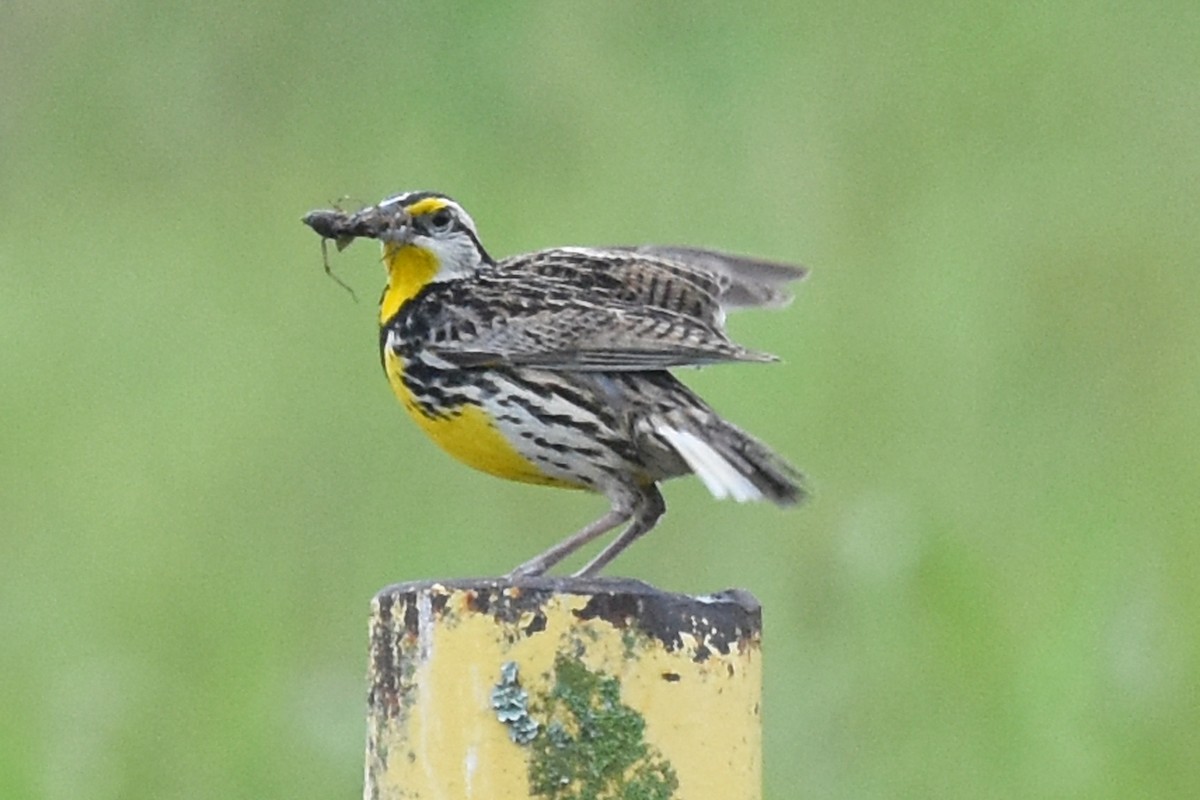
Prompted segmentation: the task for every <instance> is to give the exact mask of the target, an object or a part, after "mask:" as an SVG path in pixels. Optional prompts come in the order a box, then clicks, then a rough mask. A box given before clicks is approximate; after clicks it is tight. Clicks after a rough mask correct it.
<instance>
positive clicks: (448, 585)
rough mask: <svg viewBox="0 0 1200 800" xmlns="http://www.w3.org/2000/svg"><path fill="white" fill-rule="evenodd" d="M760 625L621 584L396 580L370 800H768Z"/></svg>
mask: <svg viewBox="0 0 1200 800" xmlns="http://www.w3.org/2000/svg"><path fill="white" fill-rule="evenodd" d="M761 624H762V616H761V612H760V610H759V606H758V603H757V601H755V600H754V598H753V597H752V596H750V595H749V594H748V593H746V592H741V591H729V592H723V593H721V594H718V595H711V596H707V597H689V596H686V595H678V594H670V593H667V592H661V591H659V590H658V589H655V588H654V587H652V586H649V585H647V584H645V583H641V582H638V581H630V580H620V579H603V578H601V579H584V580H579V579H572V578H535V579H528V580H522V581H520V582H518V583H516V584H511V583H508V582H506V581H501V580H494V579H492V580H461V581H445V582H440V583H439V582H432V581H428V582H420V583H409V584H400V585H396V586H391V587H388V588H387V589H384V590H383V591H381V592H380V593H379V594H378V595H376V597H375V600H374V601H373V603H372V609H371V659H370V669H369V676H368V677H369V683H370V690H369V695H368V708H367V717H368V718H367V763H366V786H365V789H364V792H363V796H364V797H365V798H368V799H369V800H399V798H404V799H405V800H433V798H443V797H446V798H451V797H452V798H455V800H459V799H460V798H461V799H462V800H473V799H474V798H478V799H479V800H483V798H487V800H497V798H502V799H503V800H521V799H522V798H531V799H532V798H541V799H542V800H626V799H628V800H699V798H712V797H720V798H722V800H760V798H761V797H762V760H761V724H760V714H759V703H760V699H761V691H762V662H761V650H760V645H761Z"/></svg>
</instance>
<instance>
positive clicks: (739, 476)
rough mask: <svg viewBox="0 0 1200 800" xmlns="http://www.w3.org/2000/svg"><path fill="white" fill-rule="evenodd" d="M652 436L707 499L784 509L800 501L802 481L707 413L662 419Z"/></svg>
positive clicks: (743, 435)
mask: <svg viewBox="0 0 1200 800" xmlns="http://www.w3.org/2000/svg"><path fill="white" fill-rule="evenodd" d="M654 432H655V433H656V434H658V436H659V437H661V438H662V439H663V440H665V441H666V442H667V443H668V444H669V445H670V446H671V447H672V449H674V450H675V452H676V453H678V454H679V457H680V458H682V459H683V460H684V461H685V462H686V463H687V465H688V467H689V468H690V469H691V471H692V472H694V473H695V474H696V477H698V478H699V479H700V480H701V481H703V482H704V485H705V486H706V487H708V490H709V491H710V492H712V494H713V497H716V498H718V499H721V498H725V497H730V498H732V499H734V500H736V501H738V502H739V503H744V502H746V501H747V500H770V501H771V502H772V503H775V504H776V505H781V506H786V505H792V504H794V503H798V502H800V501H801V500H803V499H804V496H805V491H804V487H803V476H802V475H801V474H800V472H799V471H798V470H797V469H796V468H795V467H793V466H792V465H791V464H789V463H788V462H787V461H785V460H784V459H783V458H781V457H780V456H779V455H777V454H776V453H775V452H774V451H773V450H771V448H769V447H767V446H766V445H765V444H763V443H762V442H760V441H759V440H758V439H755V438H754V437H753V436H751V435H750V434H748V433H746V432H745V431H743V430H741V429H740V428H738V427H737V426H735V425H733V424H732V423H730V422H726V421H725V420H724V419H722V418H721V417H719V416H718V415H717V413H716V412H715V411H713V410H712V409H709V408H707V407H702V408H695V407H693V408H690V409H688V410H687V411H686V412H683V411H677V412H672V413H668V414H664V415H662V416H661V417H659V418H657V419H655V420H654Z"/></svg>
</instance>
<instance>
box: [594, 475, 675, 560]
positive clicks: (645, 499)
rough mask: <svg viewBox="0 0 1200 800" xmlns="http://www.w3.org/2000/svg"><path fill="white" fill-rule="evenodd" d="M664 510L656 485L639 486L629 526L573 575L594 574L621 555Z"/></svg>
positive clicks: (651, 526) (653, 524)
mask: <svg viewBox="0 0 1200 800" xmlns="http://www.w3.org/2000/svg"><path fill="white" fill-rule="evenodd" d="M666 510H667V504H666V503H665V502H663V496H662V493H661V492H659V491H658V487H657V486H655V485H654V484H652V483H651V484H649V485H648V486H643V487H642V488H641V496H640V497H639V498H638V506H637V514H636V516H634V518H633V522H631V523H629V527H628V528H626V529H625V530H624V531H622V532H621V535H620V536H618V537H617V538H616V539H614V540H613V541H612V542H610V543H609V545H608V547H605V548H604V549H603V550H601V551H600V554H599V555H597V556H596V557H595V558H593V559H592V560H591V561H589V562H588V563H587V564H585V565H584V567H583V569H581V570H579V571H578V572H576V573H575V575H574V577H576V578H583V577H586V576H591V575H595V574H597V573H598V572H600V570H602V569H604V568H605V567H607V566H608V565H609V562H611V561H612V560H613V559H614V558H616V557H617V556H619V555H621V552H622V551H623V550H624V549H625V548H626V547H629V545H631V544H633V543H634V542H635V541H637V539H638V537H640V536H642V535H643V534H645V533H646V532H647V531H649V530H650V529H651V528H653V527H654V526H655V524H656V523H657V522H658V520H659V518H661V517H662V515H663V513H664V512H665V511H666Z"/></svg>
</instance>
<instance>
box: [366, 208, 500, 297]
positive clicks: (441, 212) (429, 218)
mask: <svg viewBox="0 0 1200 800" xmlns="http://www.w3.org/2000/svg"><path fill="white" fill-rule="evenodd" d="M375 213H377V214H379V215H380V216H381V217H383V218H386V219H388V220H389V221H390V223H389V225H388V226H387V227H386V229H385V230H384V231H383V232H382V233H381V235H380V237H379V238H380V239H381V240H382V242H383V251H384V259H385V261H386V262H388V264H389V267H390V265H391V263H392V262H393V261H395V260H397V259H398V258H399V259H400V260H401V261H405V260H407V259H408V258H413V257H415V258H418V259H421V260H424V261H430V262H432V264H431V266H433V267H434V271H433V274H432V275H430V276H429V277H428V280H450V279H453V278H458V277H464V276H467V275H470V274H472V273H474V272H475V271H476V270H478V269H479V268H480V267H481V266H484V265H485V264H491V263H493V262H492V258H491V256H489V255H488V253H487V251H486V250H484V248H483V245H482V244H480V242H479V235H478V233H477V232H476V229H475V221H474V220H472V219H471V215H470V214H468V213H467V212H466V211H465V210H464V209H463V207H462V206H460V205H459V204H458V203H456V202H455V201H454V200H452V199H451V198H449V197H447V196H446V195H444V194H438V193H437V192H425V191H421V192H405V193H403V194H398V195H395V196H393V197H389V198H388V199H386V200H384V201H383V202H381V203H380V204H379V205H378V206H376V207H375ZM409 248H413V249H414V250H415V251H416V252H405V251H407V250H408V249H409ZM398 266H401V267H403V265H402V264H401V265H398Z"/></svg>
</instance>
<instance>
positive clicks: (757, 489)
mask: <svg viewBox="0 0 1200 800" xmlns="http://www.w3.org/2000/svg"><path fill="white" fill-rule="evenodd" d="M304 222H305V224H307V225H308V226H309V227H311V228H312V229H313V230H314V231H316V232H317V233H318V234H320V236H321V237H322V247H324V244H325V240H333V241H334V242H335V243H336V244H337V246H338V249H341V248H343V247H345V246H347V245H348V244H350V243H351V242H352V241H354V239H355V238H360V237H367V238H373V239H378V240H380V241H381V243H382V247H383V262H384V265H385V267H386V269H387V286H386V287H385V288H384V290H383V295H382V297H381V298H380V303H379V346H380V350H381V358H382V362H383V369H384V372H385V373H386V375H387V378H388V381H389V382H390V383H391V386H392V389H393V390H394V391H395V393H396V396H397V397H398V398H399V399H400V402H401V403H402V404H403V405H404V407H405V409H407V410H408V413H409V414H410V415H411V416H412V418H413V419H414V420H416V422H417V424H418V425H419V426H420V427H421V429H422V430H424V431H425V433H426V434H428V435H429V436H430V438H432V439H433V440H434V441H435V442H436V443H437V444H438V445H440V446H441V447H442V448H443V449H444V450H446V451H447V452H448V453H450V455H452V456H454V457H455V458H457V459H459V460H460V461H462V462H464V463H466V464H468V465H470V466H472V467H475V468H476V469H479V470H483V471H484V472H488V473H491V474H492V475H496V476H499V477H501V478H508V479H510V480H516V481H523V482H526V483H536V484H543V485H547V486H562V487H569V488H577V489H587V490H590V491H593V492H598V493H600V494H603V495H604V496H605V497H607V498H608V501H609V503H610V504H611V507H610V509H609V511H608V512H607V513H606V514H604V516H602V517H601V518H600V519H598V520H596V521H595V522H592V523H591V524H589V525H586V526H584V527H583V528H582V529H580V530H579V531H577V532H576V533H574V534H572V535H571V536H569V537H567V538H566V539H564V540H563V541H562V542H560V543H558V544H556V545H555V546H553V547H551V548H550V549H548V550H546V551H545V552H543V553H541V554H540V555H538V556H536V557H534V558H532V559H530V560H529V561H526V562H525V563H523V564H521V565H520V566H518V567H516V569H514V570H513V571H512V572H511V573H510V576H511V577H519V576H531V575H540V574H541V573H543V572H545V571H546V570H547V569H549V568H550V567H552V566H554V565H555V564H557V563H558V562H559V561H561V560H562V559H563V558H565V557H567V556H568V555H570V554H571V553H573V552H574V551H575V550H577V549H578V548H580V547H582V546H584V545H585V544H587V543H588V542H590V541H591V540H593V539H595V538H597V537H598V536H601V535H603V534H604V533H606V532H608V531H610V530H612V529H614V528H616V527H618V526H620V525H622V524H624V523H628V526H627V527H626V528H625V530H624V531H623V532H622V533H621V534H620V535H619V536H617V537H616V538H615V539H614V540H613V541H612V542H611V543H609V544H608V546H607V547H605V548H604V549H603V550H601V552H600V554H599V555H597V556H596V557H595V558H593V559H592V560H591V561H590V562H588V564H587V565H586V566H584V567H583V569H581V570H580V571H579V572H577V573H576V575H593V574H595V573H597V572H599V571H600V570H601V569H603V568H604V567H605V566H606V565H608V564H609V562H611V561H612V560H613V559H614V558H615V557H616V556H617V555H618V554H619V553H620V552H621V551H622V550H624V549H625V548H626V547H628V546H629V545H630V544H631V543H632V542H633V541H634V540H635V539H637V538H638V537H639V536H642V535H643V534H645V533H646V532H647V531H649V530H650V529H651V528H653V527H654V525H655V524H656V523H657V521H658V519H659V518H660V517H661V516H662V514H663V512H664V511H665V509H666V506H665V504H664V502H663V498H662V495H661V494H660V493H659V490H658V486H657V484H658V482H659V481H662V480H665V479H667V478H673V477H676V476H679V475H686V474H688V473H694V474H696V475H697V476H698V477H699V478H700V480H701V481H703V482H704V484H705V486H706V487H707V488H708V490H709V491H710V492H711V493H712V494H713V495H714V496H715V497H718V498H724V497H731V498H733V499H734V500H737V501H746V500H760V499H766V500H770V501H772V502H774V503H777V504H779V505H789V504H792V503H795V502H797V501H798V500H800V499H801V497H802V496H803V490H802V488H801V485H800V474H799V473H798V472H797V471H796V470H795V469H794V468H793V467H792V466H790V465H789V464H788V463H787V462H785V461H784V460H783V459H782V458H780V457H779V456H777V455H776V454H775V453H773V452H772V451H771V450H770V449H769V448H768V447H767V446H766V445H764V444H763V443H761V442H759V441H758V440H757V439H755V438H753V437H752V436H750V435H748V434H746V433H744V432H743V431H741V430H740V429H738V428H737V427H735V426H734V425H732V424H730V423H729V422H726V421H725V420H724V419H722V418H721V417H720V416H718V415H717V413H716V412H715V411H713V410H712V408H710V407H709V406H708V404H707V403H705V402H704V401H703V400H701V399H700V398H699V397H698V396H697V395H695V394H694V393H693V392H692V391H690V390H689V389H688V388H687V387H686V386H684V385H683V384H682V383H680V382H679V380H677V379H676V378H675V377H674V376H673V375H672V374H671V373H670V372H669V371H668V370H670V368H672V367H678V366H684V365H705V364H715V363H722V362H728V361H751V362H765V361H774V360H776V359H775V358H774V357H773V356H770V355H767V354H765V353H759V352H755V351H752V350H747V349H746V348H744V347H742V346H740V345H738V344H735V343H734V342H732V341H731V340H730V339H729V338H728V337H727V336H726V334H725V325H724V323H725V311H726V310H727V309H732V308H742V307H755V306H759V307H772V306H781V305H784V304H786V302H787V301H788V300H790V294H788V292H787V290H786V288H785V284H786V283H787V282H789V281H792V280H795V279H799V278H801V277H803V276H804V273H805V271H804V270H803V269H801V268H799V267H792V266H787V265H783V264H776V263H771V262H765V261H758V260H753V259H748V258H742V257H739V256H731V255H727V254H724V253H718V252H714V251H709V250H699V249H694V248H688V247H659V246H642V247H603V248H592V247H561V248H554V249H549V250H540V251H538V252H535V253H528V254H525V255H518V256H512V257H510V258H506V259H503V260H500V261H496V260H495V259H493V258H492V257H491V256H490V255H489V254H488V252H487V250H485V249H484V247H483V245H482V244H481V242H480V240H479V235H478V232H477V230H476V227H475V223H474V222H473V221H472V219H471V217H470V215H468V214H467V212H466V211H465V210H463V208H462V206H460V205H459V204H458V203H456V202H455V201H454V200H452V199H450V198H449V197H447V196H446V195H443V194H438V193H436V192H427V191H420V192H406V193H403V194H398V195H396V196H394V197H390V198H388V199H386V200H384V201H383V202H381V203H379V204H378V205H376V206H370V207H367V208H365V209H362V210H361V211H358V212H355V213H352V214H350V213H345V212H342V211H337V210H329V211H314V212H312V213H310V214H308V215H306V216H305V217H304ZM328 269H329V264H328V260H326V270H328Z"/></svg>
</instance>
